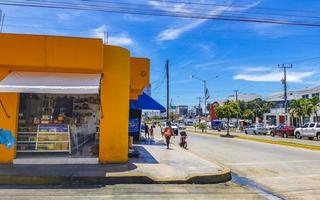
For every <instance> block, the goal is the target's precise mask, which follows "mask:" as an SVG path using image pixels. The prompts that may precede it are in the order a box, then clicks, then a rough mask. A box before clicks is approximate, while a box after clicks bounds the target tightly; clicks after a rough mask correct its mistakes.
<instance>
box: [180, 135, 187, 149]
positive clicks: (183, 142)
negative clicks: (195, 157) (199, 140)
mask: <svg viewBox="0 0 320 200" xmlns="http://www.w3.org/2000/svg"><path fill="white" fill-rule="evenodd" d="M180 136H181V137H180V143H179V145H180V147H181V148H184V149H188V143H187V137H188V136H187V133H186V132H184V131H181V132H180Z"/></svg>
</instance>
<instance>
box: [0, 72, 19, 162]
mask: <svg viewBox="0 0 320 200" xmlns="http://www.w3.org/2000/svg"><path fill="white" fill-rule="evenodd" d="M6 73H7V72H6V71H3V70H0V76H2V75H3V74H6ZM0 100H1V101H2V103H3V105H4V107H5V109H6V111H7V113H8V115H9V116H10V118H8V117H7V115H6V114H5V112H4V110H3V108H2V106H0V119H1V120H0V128H3V129H7V130H10V131H11V132H12V134H13V135H14V136H15V137H16V135H17V127H18V112H19V106H18V105H19V94H17V93H0ZM15 151H16V150H15V148H12V149H10V150H7V149H6V147H5V146H4V145H0V164H9V163H12V160H13V159H14V157H15Z"/></svg>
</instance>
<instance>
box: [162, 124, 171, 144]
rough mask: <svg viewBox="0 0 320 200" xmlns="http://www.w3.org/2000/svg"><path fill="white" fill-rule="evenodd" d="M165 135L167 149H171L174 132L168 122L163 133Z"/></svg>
mask: <svg viewBox="0 0 320 200" xmlns="http://www.w3.org/2000/svg"><path fill="white" fill-rule="evenodd" d="M163 135H164V137H165V139H166V144H167V149H169V145H170V139H171V136H172V135H173V131H172V128H171V123H170V122H167V124H166V128H165V129H164V132H163Z"/></svg>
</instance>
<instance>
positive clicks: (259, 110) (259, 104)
mask: <svg viewBox="0 0 320 200" xmlns="http://www.w3.org/2000/svg"><path fill="white" fill-rule="evenodd" d="M239 106H240V110H241V114H242V116H243V114H244V111H245V110H247V109H250V110H251V111H252V112H253V113H254V115H255V117H259V118H263V114H264V113H267V112H270V109H271V108H272V107H274V103H272V102H267V101H265V100H262V99H261V98H257V99H254V100H252V101H248V102H245V101H240V102H239ZM252 119H253V118H252Z"/></svg>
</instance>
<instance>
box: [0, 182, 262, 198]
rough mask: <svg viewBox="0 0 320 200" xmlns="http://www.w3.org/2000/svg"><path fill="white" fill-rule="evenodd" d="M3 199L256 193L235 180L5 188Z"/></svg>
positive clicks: (240, 195) (238, 195)
mask: <svg viewBox="0 0 320 200" xmlns="http://www.w3.org/2000/svg"><path fill="white" fill-rule="evenodd" d="M0 199H1V200H17V199H21V200H44V199H45V200H71V199H76V200H82V199H83V200H91V199H92V200H100V199H101V200H102V199H117V200H118V199H126V200H128V199H146V200H149V199H153V200H156V199H163V200H170V199H172V200H177V199H181V200H196V199H206V200H207V199H208V200H211V199H219V200H220V199H221V200H225V199H226V200H228V199H230V200H234V199H239V200H251V199H252V200H256V199H262V198H261V197H260V196H258V195H257V194H256V193H254V192H252V191H250V190H248V189H246V188H243V187H241V186H239V185H236V184H234V183H232V182H228V183H224V184H214V185H165V184H159V185H108V186H102V187H99V186H89V187H78V186H73V188H62V187H58V188H48V187H40V188H37V187H35V188H17V187H7V188H6V187H2V188H1V189H0Z"/></svg>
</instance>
